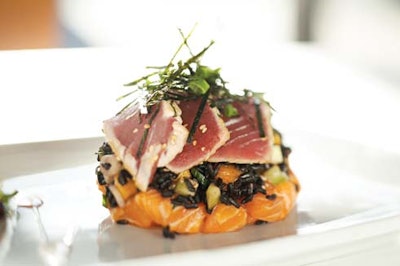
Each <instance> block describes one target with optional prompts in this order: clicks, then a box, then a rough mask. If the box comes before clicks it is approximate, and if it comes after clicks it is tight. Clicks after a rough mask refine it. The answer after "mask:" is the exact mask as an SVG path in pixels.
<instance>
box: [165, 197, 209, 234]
mask: <svg viewBox="0 0 400 266" xmlns="http://www.w3.org/2000/svg"><path fill="white" fill-rule="evenodd" d="M206 216H207V212H206V209H205V205H204V204H200V205H199V207H198V208H196V209H186V208H185V207H183V206H177V207H175V208H174V209H173V210H172V213H171V216H170V217H169V228H170V230H171V231H173V232H177V233H199V232H200V230H201V229H202V227H203V224H204V220H205V218H206Z"/></svg>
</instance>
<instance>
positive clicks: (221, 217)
mask: <svg viewBox="0 0 400 266" xmlns="http://www.w3.org/2000/svg"><path fill="white" fill-rule="evenodd" d="M246 224H247V213H246V210H245V209H244V208H243V207H239V208H236V207H235V206H232V205H225V204H217V205H216V206H215V208H214V209H213V211H212V213H211V214H210V215H208V216H207V218H206V220H205V223H204V227H203V232H204V233H220V232H232V231H237V230H239V229H241V228H243V227H244V226H245V225H246Z"/></svg>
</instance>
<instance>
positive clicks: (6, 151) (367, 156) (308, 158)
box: [0, 131, 400, 265]
mask: <svg viewBox="0 0 400 266" xmlns="http://www.w3.org/2000/svg"><path fill="white" fill-rule="evenodd" d="M284 136H285V139H286V142H287V144H289V146H291V147H292V149H293V153H292V155H291V164H292V168H293V170H294V171H295V173H296V174H297V175H298V177H299V179H300V182H301V184H302V190H301V193H300V195H299V199H298V204H297V207H296V209H295V210H294V211H293V212H292V213H291V214H290V216H289V217H288V218H287V219H286V220H284V221H282V222H277V223H271V224H265V225H259V226H255V225H254V226H248V227H246V228H245V229H244V230H242V231H240V232H234V233H225V234H209V235H206V234H199V235H188V236H186V235H179V236H177V237H176V238H175V239H174V240H171V239H165V238H163V237H162V234H161V230H160V229H151V230H146V229H140V228H136V227H131V226H123V225H115V224H112V223H111V221H110V219H109V215H108V211H107V210H106V209H104V208H103V207H102V206H101V194H100V192H99V191H98V190H97V188H96V184H95V182H96V181H95V180H96V177H95V175H94V169H95V166H96V162H95V159H96V156H95V154H94V152H95V151H96V150H97V147H98V146H99V145H101V142H102V139H101V138H92V139H81V140H69V141H57V142H48V143H34V144H20V145H9V146H2V147H0V157H2V158H0V159H1V160H0V162H1V163H2V165H0V169H4V168H7V169H8V170H7V171H8V173H9V175H8V176H12V173H13V169H15V170H14V172H15V173H16V174H15V175H14V177H12V178H10V179H7V180H5V181H4V186H5V187H7V188H15V189H18V190H19V191H20V193H19V194H20V196H23V195H37V196H40V197H41V198H42V199H43V201H44V205H43V206H42V207H41V208H40V213H41V218H42V222H43V225H44V227H45V229H46V232H47V234H48V236H49V238H50V239H51V240H53V239H57V238H60V237H61V236H62V235H63V234H64V232H65V231H66V230H67V228H68V226H70V225H71V224H77V225H79V227H80V231H79V233H78V235H77V238H76V239H75V242H74V245H73V250H72V253H71V256H70V264H71V265H79V264H119V263H132V264H137V263H141V264H154V263H163V264H170V265H178V264H182V265H183V264H185V265H187V264H188V263H193V262H196V264H198V263H210V262H213V263H214V262H215V263H217V262H218V263H224V264H227V263H231V264H243V263H273V262H275V263H282V262H285V261H288V259H289V258H290V257H295V256H297V255H299V254H302V253H310V252H313V251H316V250H321V249H324V248H325V249H326V248H330V247H333V246H337V245H348V244H351V243H356V242H360V241H361V242H363V240H367V239H369V238H371V237H376V236H379V235H385V234H389V233H392V232H398V231H399V230H400V222H399V217H400V216H399V215H400V189H399V187H400V186H399V185H400V182H399V180H400V178H399V177H400V165H399V164H398V162H399V161H400V157H399V155H398V154H391V153H387V152H382V151H379V150H374V149H373V148H368V147H366V146H362V145H358V144H355V143H350V142H345V141H341V140H336V139H331V138H326V137H321V136H318V135H314V134H310V133H306V132H291V131H288V132H285V134H284ZM32 145H33V146H32ZM12 151H13V152H12ZM7 156H8V157H7ZM35 156H36V157H35ZM32 158H39V161H36V163H32ZM16 166H18V167H16ZM57 166H59V167H58V168H59V169H55V168H57ZM29 168H30V169H32V172H34V174H30V175H25V171H27V169H29ZM18 169H19V170H18ZM24 169H25V170H24ZM18 171H20V172H18ZM21 173H22V175H21ZM16 175H19V176H16ZM394 180H397V182H394ZM34 219H35V218H34V215H33V213H32V211H31V210H29V209H20V210H19V219H18V222H17V225H16V230H15V232H14V238H13V241H12V243H11V248H10V251H9V252H8V254H7V257H6V258H5V260H4V264H5V265H19V264H25V263H33V264H40V263H41V260H40V256H39V253H38V247H39V243H40V241H41V239H40V234H39V228H38V225H37V223H36V222H35V220H34ZM367 242H368V241H365V242H364V245H358V246H354V248H358V249H360V248H365V243H367ZM335 250H336V251H337V252H342V251H341V249H335ZM244 254H245V255H244ZM304 262H307V260H306V259H303V263H304Z"/></svg>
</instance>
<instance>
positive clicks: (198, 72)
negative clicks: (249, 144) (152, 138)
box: [117, 28, 269, 142]
mask: <svg viewBox="0 0 400 266" xmlns="http://www.w3.org/2000/svg"><path fill="white" fill-rule="evenodd" d="M193 31H194V28H193V29H192V30H191V31H190V32H189V34H188V35H186V36H185V35H184V34H183V32H182V30H180V29H179V33H180V35H181V37H182V39H183V41H182V43H181V44H180V45H179V47H178V49H177V50H176V51H175V53H174V55H173V56H172V58H171V60H170V61H169V63H168V64H167V65H165V66H156V67H154V66H153V67H147V68H148V69H152V70H154V71H153V72H151V73H149V74H148V75H145V76H142V77H140V78H138V79H136V80H134V81H132V82H129V83H127V84H125V86H127V87H134V89H133V90H131V91H130V92H128V93H126V94H124V95H122V96H120V97H119V98H118V99H117V100H122V99H125V98H127V97H129V96H133V100H132V101H130V102H129V103H128V104H127V105H126V106H125V107H124V108H123V109H122V110H121V111H120V112H119V113H118V114H120V113H121V112H123V111H124V110H125V109H127V108H129V107H131V106H133V105H138V106H139V109H140V112H141V113H142V114H145V113H147V110H148V108H149V107H151V106H152V105H155V104H157V103H159V102H161V101H163V100H173V101H184V100H193V99H198V98H202V103H201V104H200V106H204V105H205V103H206V102H208V103H209V104H210V105H211V107H217V108H218V109H219V111H220V112H221V113H222V114H224V116H226V117H235V116H237V115H238V110H237V109H236V108H235V107H234V106H233V105H232V102H234V101H246V100H248V99H249V97H254V98H255V99H256V103H255V104H257V105H258V104H259V102H260V101H263V102H265V103H267V104H268V105H269V103H268V102H266V101H265V100H264V97H263V94H262V93H253V92H252V91H250V90H243V92H244V93H243V95H237V94H232V93H231V92H230V91H229V90H228V88H227V87H226V84H227V83H226V82H225V80H224V79H223V78H222V77H221V75H220V68H216V69H212V68H210V67H208V66H205V65H203V64H201V62H200V59H201V58H202V57H203V55H204V54H205V53H206V52H207V51H208V50H209V49H210V47H211V46H212V45H213V44H214V41H211V42H210V43H209V44H208V45H207V46H205V47H204V48H203V49H202V50H201V51H200V52H198V53H196V54H194V53H193V52H192V50H191V48H190V46H189V44H188V39H189V38H190V36H191V35H192V33H193ZM183 48H187V49H188V51H189V53H190V55H191V56H190V58H189V59H187V60H186V61H182V60H178V61H177V60H176V58H177V56H178V54H179V53H180V52H181V51H182V49H183ZM202 111H203V110H202V108H199V110H198V111H197V114H196V117H195V120H194V123H193V126H192V129H193V130H195V128H196V121H197V120H199V119H200V117H201V114H202ZM258 124H260V126H259V128H260V136H261V137H264V133H263V132H262V130H263V129H262V121H261V120H260V121H258ZM193 130H191V131H193ZM193 134H194V132H190V133H189V137H188V142H190V141H191V137H192V136H193Z"/></svg>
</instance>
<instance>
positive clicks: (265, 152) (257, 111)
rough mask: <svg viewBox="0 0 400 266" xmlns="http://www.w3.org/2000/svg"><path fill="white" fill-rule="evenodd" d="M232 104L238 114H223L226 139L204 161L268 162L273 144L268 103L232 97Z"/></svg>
mask: <svg viewBox="0 0 400 266" xmlns="http://www.w3.org/2000/svg"><path fill="white" fill-rule="evenodd" d="M233 106H234V107H235V108H236V109H237V111H238V115H237V116H235V117H223V119H224V121H225V125H226V126H227V127H228V130H229V133H230V139H229V140H228V141H227V142H226V143H225V145H224V146H222V147H221V148H220V149H218V150H217V151H216V152H215V153H214V154H213V155H212V156H211V157H210V158H209V159H208V161H209V162H230V163H246V164H247V163H268V162H269V161H270V159H271V154H272V152H271V150H272V145H273V131H272V127H271V123H270V118H271V110H270V107H269V106H268V105H267V104H265V103H264V102H261V101H260V102H258V101H257V100H255V99H252V98H251V99H249V100H248V102H239V101H236V102H234V103H233ZM257 116H258V117H259V119H260V121H259V119H258V118H257ZM260 122H261V123H260ZM260 127H261V128H260Z"/></svg>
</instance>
